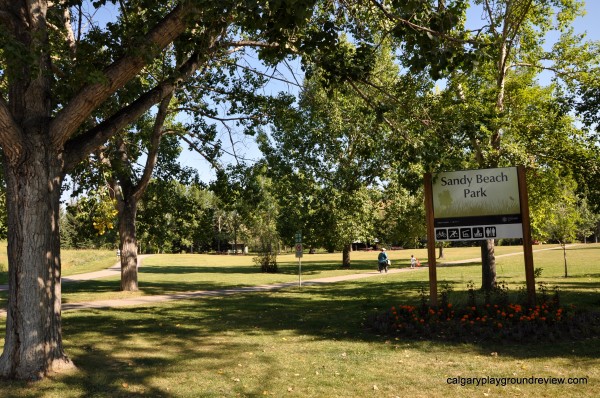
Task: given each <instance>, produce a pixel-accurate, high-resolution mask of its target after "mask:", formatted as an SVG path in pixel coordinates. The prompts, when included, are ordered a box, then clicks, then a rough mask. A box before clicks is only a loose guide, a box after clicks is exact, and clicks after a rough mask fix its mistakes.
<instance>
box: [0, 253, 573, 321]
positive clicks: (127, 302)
mask: <svg viewBox="0 0 600 398" xmlns="http://www.w3.org/2000/svg"><path fill="white" fill-rule="evenodd" d="M571 246H575V245H570V246H569V247H571ZM557 249H560V247H553V248H547V249H538V250H534V252H538V251H546V250H557ZM517 255H523V252H516V253H509V254H501V255H498V256H496V258H498V257H508V256H517ZM144 257H148V255H141V256H139V257H138V266H139V265H140V264H141V260H142V259H143V258H144ZM480 260H481V259H480V258H472V259H465V260H457V261H449V262H445V263H443V264H441V266H443V265H450V264H461V263H470V262H475V261H480ZM424 265H425V266H424V267H420V268H413V269H411V268H400V269H397V268H395V269H390V270H389V274H397V273H401V272H421V271H423V270H424V269H427V264H424ZM120 273H121V264H120V263H116V264H115V265H113V266H112V267H110V268H108V269H106V270H102V271H96V272H90V273H86V274H78V275H72V276H70V277H68V278H63V282H67V283H72V282H77V281H83V280H91V279H97V278H104V277H107V276H112V275H119V274H120ZM376 275H382V274H380V273H379V272H377V271H371V272H361V273H357V274H352V275H340V276H331V277H327V278H318V279H310V280H307V281H303V282H302V286H315V285H320V284H325V283H335V282H341V281H348V280H355V279H362V278H369V277H373V276H376ZM293 286H298V281H294V282H285V283H275V284H271V285H260V286H246V287H239V288H230V289H219V290H199V291H195V292H182V293H175V294H161V295H154V296H141V297H133V298H125V299H114V300H97V301H88V302H81V303H63V305H62V310H63V311H71V310H78V309H86V308H112V307H127V306H135V305H144V304H153V303H159V302H165V301H174V300H186V299H194V298H201V297H214V296H227V295H232V294H238V293H247V292H265V291H273V290H278V289H283V288H286V287H293ZM7 289H8V287H7V286H6V285H2V286H0V290H7ZM2 316H6V310H5V309H0V317H2Z"/></svg>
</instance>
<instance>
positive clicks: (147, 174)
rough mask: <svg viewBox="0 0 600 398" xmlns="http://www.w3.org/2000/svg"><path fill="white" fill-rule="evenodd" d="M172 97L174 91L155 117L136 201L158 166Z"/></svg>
mask: <svg viewBox="0 0 600 398" xmlns="http://www.w3.org/2000/svg"><path fill="white" fill-rule="evenodd" d="M172 98H173V93H172V92H171V93H170V94H169V95H167V96H166V97H165V98H163V99H162V101H161V102H160V106H159V107H158V112H157V113H156V118H155V119H154V126H153V127H152V137H151V139H150V146H149V149H148V155H147V157H146V165H145V166H144V173H143V174H142V178H140V181H139V182H138V184H137V186H136V187H135V188H134V189H133V198H134V200H135V201H136V202H137V201H139V200H140V198H141V197H142V195H143V194H144V192H146V188H147V187H148V184H149V183H150V179H151V177H152V172H153V171H154V166H156V161H157V160H158V149H159V147H160V139H161V137H162V134H163V127H164V125H165V120H166V119H167V115H168V114H169V104H170V103H171V99H172Z"/></svg>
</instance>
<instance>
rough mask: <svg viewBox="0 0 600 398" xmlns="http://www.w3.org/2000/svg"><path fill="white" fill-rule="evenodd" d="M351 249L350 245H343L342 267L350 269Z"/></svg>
mask: <svg viewBox="0 0 600 398" xmlns="http://www.w3.org/2000/svg"><path fill="white" fill-rule="evenodd" d="M351 249H352V244H349V245H344V250H343V251H342V267H344V268H350V251H351Z"/></svg>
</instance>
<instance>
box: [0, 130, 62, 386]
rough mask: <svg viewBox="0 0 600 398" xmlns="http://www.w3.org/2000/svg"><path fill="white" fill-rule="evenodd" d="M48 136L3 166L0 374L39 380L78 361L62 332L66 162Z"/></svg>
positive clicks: (38, 137)
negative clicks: (4, 297) (4, 291)
mask: <svg viewBox="0 0 600 398" xmlns="http://www.w3.org/2000/svg"><path fill="white" fill-rule="evenodd" d="M40 129H42V128H40ZM45 141H46V139H45V137H44V136H43V135H41V134H37V135H35V136H34V137H32V139H31V140H30V142H29V148H28V150H27V155H26V160H25V161H21V162H18V163H16V164H9V162H5V167H4V172H5V178H6V186H7V195H6V197H7V206H8V230H9V234H8V263H9V267H8V268H9V272H8V276H9V282H8V285H9V294H8V308H7V318H6V340H5V342H4V351H3V353H2V356H1V357H0V377H5V378H11V379H28V380H31V379H38V378H41V377H43V376H45V375H47V374H48V373H50V372H52V371H56V370H59V369H62V368H65V367H71V366H73V365H72V363H71V361H70V360H69V359H68V358H67V357H66V355H65V353H64V350H63V345H62V337H61V284H60V282H61V281H60V279H61V270H60V236H59V230H58V225H59V200H60V188H61V182H62V173H61V171H60V170H61V164H60V161H59V159H57V157H56V155H55V153H53V150H52V149H48V145H47V142H45Z"/></svg>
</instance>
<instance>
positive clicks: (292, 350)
mask: <svg viewBox="0 0 600 398" xmlns="http://www.w3.org/2000/svg"><path fill="white" fill-rule="evenodd" d="M536 248H537V247H536ZM502 250H507V253H508V252H510V251H511V250H512V252H514V251H518V250H519V247H514V248H506V249H505V248H502ZM445 251H446V256H447V260H448V261H452V260H454V259H458V258H463V259H464V258H467V259H468V258H473V257H477V254H478V253H477V251H476V250H475V251H474V250H473V249H446V250H445ZM390 254H391V259H392V262H393V266H394V267H397V266H402V267H406V266H408V258H409V257H410V254H415V255H416V256H417V257H418V258H420V259H421V260H424V258H425V254H424V251H418V250H417V251H391V252H390ZM496 254H497V255H499V254H504V253H500V248H498V250H497V252H496ZM376 255H377V253H376V252H370V253H353V254H352V257H353V262H352V269H351V270H340V269H338V265H339V262H340V261H341V254H337V255H335V256H332V255H325V254H323V255H314V256H309V255H305V256H304V258H303V259H302V260H303V261H302V270H303V280H309V279H311V278H318V277H325V276H332V275H339V274H345V273H356V272H373V271H374V270H375V266H376V265H375V262H376V260H375V258H376ZM567 256H568V257H567V259H568V264H569V275H570V276H569V278H564V277H563V276H562V275H563V273H564V265H563V257H562V252H561V251H560V250H553V251H540V252H536V253H534V259H535V267H540V268H543V270H542V276H541V278H539V280H540V281H543V282H545V283H547V284H548V285H550V286H554V285H558V286H559V288H560V290H561V299H562V301H563V303H565V304H576V305H577V306H579V307H588V308H595V309H597V308H598V306H599V305H600V295H599V294H598V293H599V289H600V271H599V268H598V264H599V263H600V245H585V246H583V245H582V246H577V247H572V248H570V249H569V250H568V251H567ZM451 259H452V260H451ZM279 262H280V266H281V271H282V272H281V273H280V274H276V275H264V274H260V273H257V272H256V268H255V266H254V265H253V264H252V262H251V258H250V257H242V256H201V255H179V256H167V255H161V256H153V257H149V258H146V259H145V260H144V264H143V267H142V268H140V287H141V288H142V289H143V290H144V293H141V294H148V292H151V294H157V293H162V292H174V291H187V290H200V289H216V288H222V287H231V286H244V285H252V284H265V283H273V282H278V281H297V280H298V275H297V262H296V261H295V259H294V258H293V256H292V255H288V256H282V257H280V258H279ZM523 268H524V266H523V259H522V256H520V255H517V256H511V257H499V258H498V259H497V271H498V280H499V281H504V282H506V283H507V284H508V286H509V289H510V292H512V294H514V295H515V296H516V295H517V291H518V288H519V286H521V285H523V284H524V270H523ZM438 279H439V282H440V285H442V284H445V285H448V286H451V287H452V288H453V292H452V293H451V299H452V301H453V302H456V301H459V300H462V299H464V296H465V294H464V291H465V290H466V288H467V284H468V283H469V281H473V282H474V283H475V284H476V285H477V284H478V283H479V281H480V279H481V266H480V264H478V263H476V262H473V263H470V264H465V265H446V266H443V265H442V266H440V267H439V268H438ZM113 283H117V282H116V281H110V280H101V281H90V282H83V283H76V284H65V286H64V290H68V292H67V293H65V296H66V300H68V301H80V299H81V298H85V297H88V298H91V297H103V298H105V297H108V296H109V295H111V294H114V293H112V292H111V290H114V286H117V285H113ZM427 286H428V273H427V270H426V269H420V270H415V271H410V272H405V273H398V274H388V275H379V274H378V275H376V276H374V277H371V278H365V279H358V280H353V281H346V282H340V283H335V284H328V285H319V286H303V287H302V288H298V287H293V288H287V289H284V290H280V291H274V292H262V293H244V294H238V295H232V296H223V297H208V298H203V299H198V300H184V301H179V302H170V303H164V304H159V305H153V306H146V307H130V308H120V309H110V310H83V311H68V312H65V313H64V314H63V339H64V344H65V348H66V351H67V353H68V354H69V355H70V357H71V358H72V359H73V361H74V362H75V364H76V365H77V371H75V372H73V373H71V374H66V375H58V376H54V377H51V378H49V379H46V380H43V381H41V382H37V383H24V382H6V381H4V382H2V381H0V396H2V397H61V398H63V397H65V398H67V397H138V396H139V397H141V396H148V397H264V396H273V397H294V396H296V397H397V396H398V397H400V396H410V397H442V396H443V397H464V396H482V397H486V396H489V397H498V396H536V397H555V396H557V395H567V396H578V397H579V396H580V397H596V396H598V395H599V394H600V344H599V343H600V341H599V339H598V337H596V338H593V339H588V340H582V341H562V342H553V343H535V344H516V343H515V344H506V343H505V344H490V343H485V344H483V343H482V344H454V343H447V342H432V341H418V340H403V339H399V338H394V337H389V336H378V335H375V334H373V333H372V332H370V331H369V330H367V329H366V328H365V325H364V322H365V319H366V318H367V317H368V316H369V315H371V314H373V313H375V312H377V311H380V310H383V309H386V308H389V307H390V306H391V305H398V304H418V300H419V291H420V289H421V288H423V287H425V288H426V287H427ZM146 290H148V292H146ZM3 336H4V322H2V323H1V324H0V344H2V343H3V340H2V338H3ZM532 376H533V377H536V378H543V377H557V378H558V377H565V378H569V377H570V378H576V379H577V380H578V381H579V382H580V383H579V384H575V385H574V384H566V383H567V382H568V380H566V379H565V385H540V384H536V385H524V384H515V383H510V380H506V379H505V380H504V381H508V383H506V385H505V386H497V385H489V384H488V385H485V386H474V385H465V386H461V385H460V384H458V385H457V384H449V383H448V380H449V379H450V381H453V380H452V378H458V377H462V378H474V377H484V378H488V377H489V378H492V377H497V378H530V377H532ZM581 378H583V379H581ZM500 381H502V380H500Z"/></svg>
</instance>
